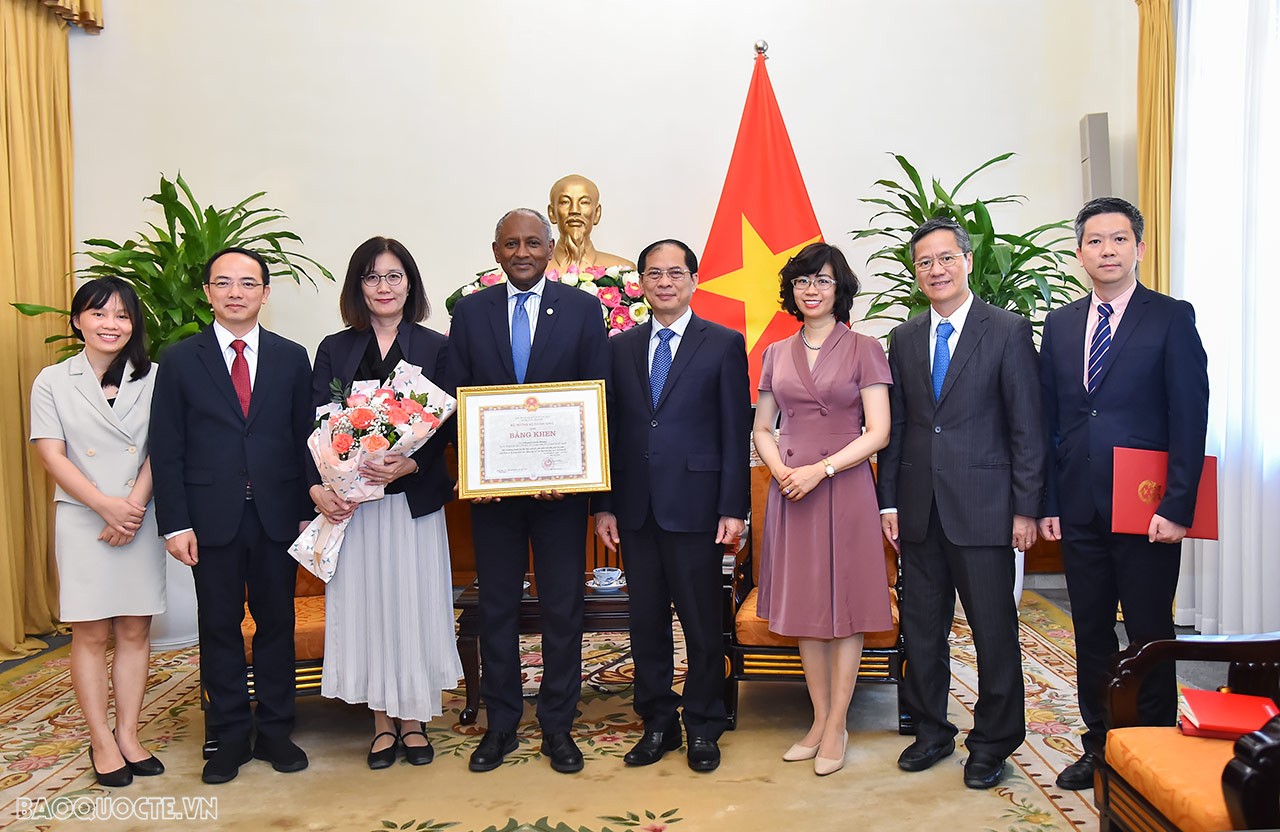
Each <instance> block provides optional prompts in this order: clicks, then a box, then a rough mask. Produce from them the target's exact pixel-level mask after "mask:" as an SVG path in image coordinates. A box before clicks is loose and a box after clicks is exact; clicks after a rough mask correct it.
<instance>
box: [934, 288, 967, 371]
mask: <svg viewBox="0 0 1280 832" xmlns="http://www.w3.org/2000/svg"><path fill="white" fill-rule="evenodd" d="M972 308H973V292H970V293H969V297H967V298H965V299H964V303H962V304H960V308H959V309H957V310H956V311H954V312H952V313H951V315H950V316H949V317H946V318H944V317H942V316H941V315H939V314H938V310H936V309H934V308H933V307H932V306H930V307H929V372H930V373H932V372H933V353H934V351H935V350H937V348H938V324H940V323H942V322H943V321H948V322H950V324H951V325H952V326H953V327H955V331H954V332H952V333H951V337H950V338H948V339H947V351H948V352H949V353H950V355H951V356H952V357H953V358H954V357H955V354H956V344H959V343H960V331H961V330H963V329H964V322H965V320H967V319H968V317H969V310H970V309H972Z"/></svg>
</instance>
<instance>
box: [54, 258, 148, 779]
mask: <svg viewBox="0 0 1280 832" xmlns="http://www.w3.org/2000/svg"><path fill="white" fill-rule="evenodd" d="M71 331H72V332H73V333H75V336H76V337H77V338H79V339H80V340H81V341H83V342H84V349H83V350H82V351H81V352H80V353H79V354H78V355H75V356H72V357H71V358H69V359H67V360H66V361H64V362H62V363H60V364H54V365H52V366H49V367H45V368H44V369H43V370H41V371H40V375H39V376H37V377H36V381H35V385H34V387H33V388H32V391H31V441H32V443H33V444H34V445H35V450H36V454H37V455H38V456H39V457H40V461H41V462H43V463H44V467H45V470H47V471H48V472H49V476H51V477H52V478H53V481H54V482H55V483H56V484H57V488H56V489H55V490H54V495H53V499H54V503H55V506H56V511H55V520H54V549H55V553H56V557H57V561H58V580H59V603H60V613H59V618H61V619H62V620H63V621H67V622H70V624H71V684H72V686H73V687H74V688H75V692H76V701H77V702H78V703H79V705H80V710H81V712H82V713H83V714H84V721H85V723H86V726H87V727H88V733H89V761H90V764H91V765H92V767H93V774H94V778H95V779H96V780H97V782H98V784H99V785H102V786H127V785H129V784H130V783H131V782H133V778H134V776H139V777H146V776H150V775H155V774H161V773H163V772H164V765H163V764H162V763H161V762H160V761H159V760H158V759H156V758H155V757H154V756H152V755H151V754H150V752H148V751H147V750H146V749H145V748H143V747H142V744H141V743H140V742H139V741H138V715H139V713H140V712H141V710H142V696H143V693H144V692H145V691H146V688H147V669H148V663H149V661H150V657H151V617H152V616H153V615H157V614H159V613H162V612H164V610H165V594H164V593H165V554H164V541H163V540H162V539H161V538H160V537H159V535H157V534H156V521H155V513H154V512H152V511H150V510H149V509H150V503H151V491H152V485H151V462H150V458H149V457H148V455H147V439H148V430H149V426H150V423H151V392H152V387H153V382H154V381H155V375H156V374H155V372H154V370H155V365H154V364H153V363H152V361H151V359H150V358H149V357H148V356H147V347H146V342H147V336H146V330H145V327H144V323H143V317H142V307H141V304H140V303H139V302H138V296H137V294H136V293H135V292H134V290H133V287H132V286H130V285H129V284H128V283H126V282H125V281H123V280H121V279H120V278H118V277H100V278H98V279H96V280H90V281H89V282H88V283H86V284H84V285H83V286H81V287H80V288H79V289H78V290H76V293H75V296H74V297H73V298H72V299H71ZM113 635H114V636H115V655H114V658H113V660H112V662H111V670H110V672H109V673H108V670H107V643H108V640H109V639H110V638H111V636H113ZM108 679H110V685H108ZM111 693H114V695H115V713H116V727H115V730H114V731H112V729H111V726H110V724H109V723H108V720H107V710H108V704H107V703H108V700H109V699H110V698H111Z"/></svg>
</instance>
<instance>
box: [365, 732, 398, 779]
mask: <svg viewBox="0 0 1280 832" xmlns="http://www.w3.org/2000/svg"><path fill="white" fill-rule="evenodd" d="M383 737H391V745H388V746H387V747H386V748H384V749H382V750H381V751H374V750H373V747H374V746H375V745H377V744H378V740H380V739H382V738H383ZM399 743H400V737H399V736H398V735H397V734H395V733H394V732H392V731H379V732H378V733H376V734H374V735H373V742H371V743H369V756H368V757H367V758H366V762H367V763H368V764H369V768H371V769H373V770H374V771H379V770H381V769H384V768H391V766H392V765H394V764H395V761H396V746H397V745H398V744H399Z"/></svg>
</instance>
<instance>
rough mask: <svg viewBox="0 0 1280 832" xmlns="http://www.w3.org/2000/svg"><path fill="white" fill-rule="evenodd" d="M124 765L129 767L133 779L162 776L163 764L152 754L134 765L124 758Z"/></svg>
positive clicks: (131, 761)
mask: <svg viewBox="0 0 1280 832" xmlns="http://www.w3.org/2000/svg"><path fill="white" fill-rule="evenodd" d="M124 764H125V765H126V766H128V767H129V771H130V773H131V774H133V776H134V777H155V776H156V775H157V774H164V763H162V762H160V758H159V757H157V756H156V755H154V754H152V755H151V756H150V757H148V758H147V759H145V760H139V761H138V762H136V763H135V762H134V761H133V760H130V759H128V758H125V761H124Z"/></svg>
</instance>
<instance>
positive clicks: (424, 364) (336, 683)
mask: <svg viewBox="0 0 1280 832" xmlns="http://www.w3.org/2000/svg"><path fill="white" fill-rule="evenodd" d="M339 304H340V308H341V311H342V320H343V322H344V323H345V324H347V328H346V329H344V330H343V331H341V332H337V333H335V334H333V335H330V336H328V337H327V338H325V339H324V340H323V341H322V342H321V343H320V346H319V348H318V349H317V350H316V361H315V370H314V372H313V374H312V392H313V398H314V399H315V404H316V405H317V406H319V405H322V404H324V403H325V402H328V401H330V399H331V388H332V386H333V384H334V382H335V381H336V382H337V384H338V386H340V387H341V388H342V389H343V390H347V389H349V388H350V386H351V382H352V381H355V380H357V379H360V380H376V381H385V380H387V379H388V378H390V376H391V373H392V370H394V369H395V366H396V365H397V364H398V363H399V362H400V361H405V362H407V363H409V364H413V365H416V366H418V367H420V368H421V369H422V372H423V374H424V375H426V376H427V377H428V378H430V379H431V380H432V381H434V382H435V383H436V384H437V385H440V386H442V387H443V386H444V385H443V383H442V379H441V377H442V375H443V373H444V367H445V349H446V339H445V337H444V336H443V335H441V334H440V333H438V332H435V331H434V330H430V329H427V328H426V327H424V326H421V325H420V323H419V322H420V321H423V320H425V319H426V318H427V316H428V315H429V314H430V311H431V310H430V306H429V305H428V303H427V297H426V292H425V290H424V288H423V285H422V276H421V274H420V273H419V271H418V264H417V263H416V262H415V261H414V259H413V255H411V254H410V253H409V250H408V249H406V248H405V247H404V245H403V244H401V243H400V242H399V241H398V240H393V239H390V238H387V237H372V238H370V239H368V240H366V241H365V242H363V243H361V244H360V246H359V247H358V248H357V249H356V250H355V253H354V254H352V255H351V262H350V263H349V264H348V266H347V276H346V280H345V281H344V283H343V285H342V296H341V300H340V302H339ZM448 441H449V436H448V431H447V430H441V431H440V432H439V433H437V434H436V435H435V436H433V437H432V438H431V440H430V441H428V442H427V444H426V445H424V446H423V447H422V448H420V449H419V450H418V451H417V452H416V453H415V454H414V455H413V456H404V455H401V454H388V455H387V456H386V457H385V459H384V460H383V461H382V462H378V463H374V462H368V463H365V464H364V465H363V466H361V469H360V474H361V476H362V477H363V478H364V480H365V481H366V482H371V483H385V484H386V497H384V498H383V499H381V500H375V501H372V502H367V503H360V504H359V505H355V504H352V503H348V502H346V501H345V500H343V499H341V498H340V497H338V495H337V494H335V493H334V492H332V491H330V490H328V489H326V488H325V487H324V486H323V485H322V484H320V477H319V474H318V473H316V472H315V471H314V469H313V471H312V482H313V483H314V484H313V485H312V486H311V499H312V500H313V501H314V502H315V504H316V510H317V511H319V512H321V513H323V514H324V515H325V516H326V517H327V518H328V519H329V520H331V521H333V522H335V523H337V522H340V521H342V520H344V519H346V518H348V517H350V518H351V524H350V525H349V526H348V527H347V531H346V537H345V538H344V540H343V544H342V556H341V558H340V559H339V561H338V567H337V571H336V572H335V573H334V576H333V579H332V580H331V581H330V582H329V584H328V586H327V587H326V588H325V633H324V671H323V674H322V677H321V683H320V693H321V695H323V696H327V697H330V698H334V699H341V700H343V701H345V702H350V703H353V704H366V705H368V707H369V710H371V711H372V712H373V733H374V736H373V742H372V744H371V745H370V747H369V754H368V758H367V761H368V764H369V768H371V769H383V768H388V767H390V766H391V765H392V764H393V763H394V762H395V761H396V755H397V752H398V751H399V750H400V749H403V751H404V757H405V759H406V760H408V761H409V762H410V763H411V764H413V765H415V766H421V765H426V764H427V763H430V762H431V760H432V758H433V757H434V755H435V752H434V749H433V748H432V747H431V742H430V740H429V739H428V737H427V733H426V731H427V727H426V723H427V722H429V721H431V719H433V718H434V717H437V716H439V715H440V714H441V713H442V712H443V704H442V697H441V694H442V692H443V691H444V690H445V689H448V688H453V687H456V686H457V683H458V678H459V677H460V676H461V675H462V665H461V662H460V661H459V659H458V650H457V646H456V642H455V640H454V630H453V592H452V581H451V573H450V569H449V539H448V536H447V534H446V531H445V519H444V504H445V503H447V502H448V501H449V500H450V499H452V498H453V481H452V480H450V479H449V475H448V473H447V472H446V470H445V464H444V447H445V445H446V443H447V442H448Z"/></svg>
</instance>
